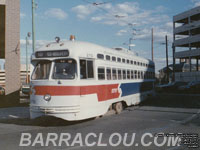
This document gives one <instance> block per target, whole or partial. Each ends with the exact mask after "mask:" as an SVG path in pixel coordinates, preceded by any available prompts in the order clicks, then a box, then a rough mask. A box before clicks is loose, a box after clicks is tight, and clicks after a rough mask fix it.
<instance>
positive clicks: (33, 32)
mask: <svg viewBox="0 0 200 150" xmlns="http://www.w3.org/2000/svg"><path fill="white" fill-rule="evenodd" d="M35 9H36V4H35V0H32V42H33V43H32V47H33V53H34V52H35Z"/></svg>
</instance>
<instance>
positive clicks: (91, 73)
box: [87, 60, 94, 78]
mask: <svg viewBox="0 0 200 150" xmlns="http://www.w3.org/2000/svg"><path fill="white" fill-rule="evenodd" d="M93 68H94V67H93V61H92V60H87V76H88V78H94V69H93Z"/></svg>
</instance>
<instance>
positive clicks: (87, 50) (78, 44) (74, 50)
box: [36, 41, 152, 63]
mask: <svg viewBox="0 0 200 150" xmlns="http://www.w3.org/2000/svg"><path fill="white" fill-rule="evenodd" d="M55 50H69V51H70V56H71V57H87V56H86V55H87V54H93V55H94V56H93V57H94V58H96V55H97V54H104V55H110V56H116V57H124V58H127V59H134V58H136V59H137V60H140V61H144V62H146V63H147V62H148V63H152V61H151V60H148V59H145V58H142V57H139V56H137V55H136V53H135V52H133V51H130V50H128V49H125V48H106V47H103V46H100V45H97V44H93V43H89V42H82V41H60V42H59V43H57V42H52V43H48V44H46V45H44V46H42V47H40V48H39V49H37V50H36V52H38V51H55Z"/></svg>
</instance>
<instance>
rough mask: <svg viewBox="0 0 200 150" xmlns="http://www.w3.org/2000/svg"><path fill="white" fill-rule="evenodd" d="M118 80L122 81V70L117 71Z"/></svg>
mask: <svg viewBox="0 0 200 150" xmlns="http://www.w3.org/2000/svg"><path fill="white" fill-rule="evenodd" d="M117 73H118V79H119V80H121V79H122V70H121V69H118V72H117Z"/></svg>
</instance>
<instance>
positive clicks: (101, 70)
mask: <svg viewBox="0 0 200 150" xmlns="http://www.w3.org/2000/svg"><path fill="white" fill-rule="evenodd" d="M98 79H99V80H105V68H98Z"/></svg>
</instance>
